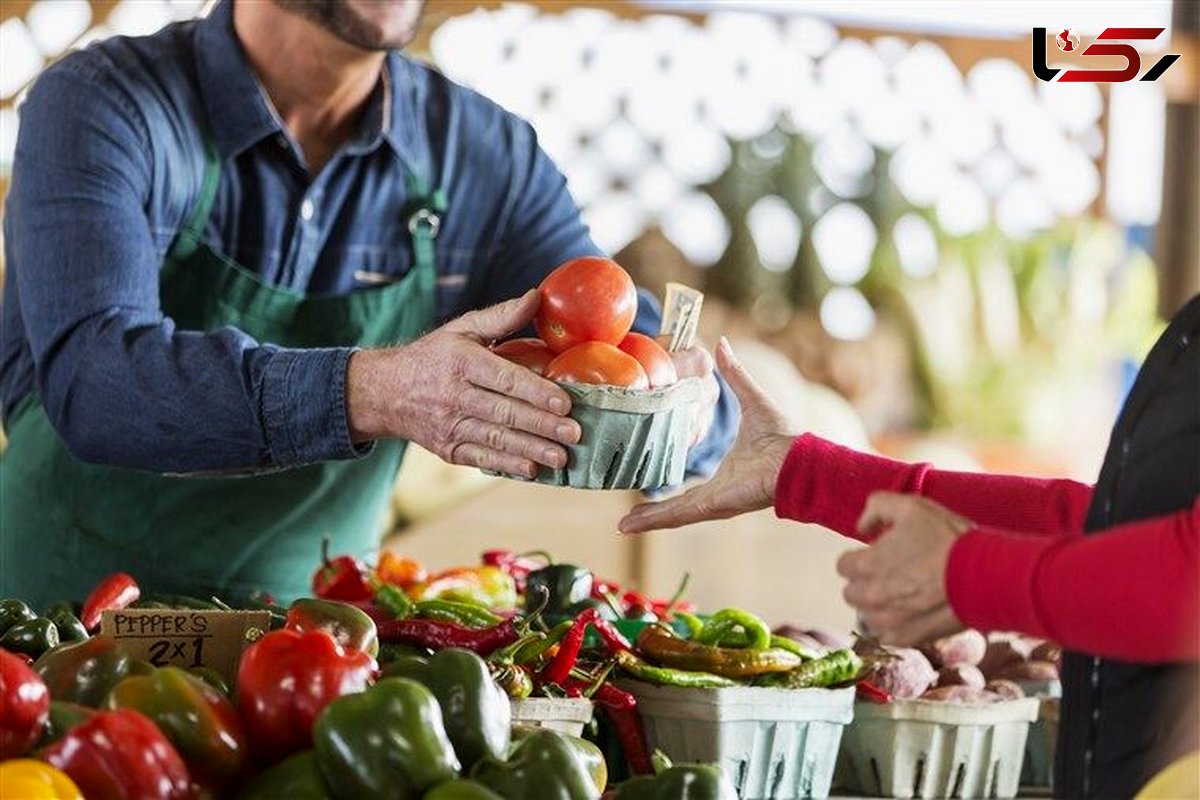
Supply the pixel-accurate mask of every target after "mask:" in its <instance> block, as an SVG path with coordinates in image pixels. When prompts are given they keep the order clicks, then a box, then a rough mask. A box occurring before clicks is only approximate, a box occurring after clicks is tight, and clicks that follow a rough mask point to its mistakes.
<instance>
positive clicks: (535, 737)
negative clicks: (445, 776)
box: [471, 728, 600, 800]
mask: <svg viewBox="0 0 1200 800" xmlns="http://www.w3.org/2000/svg"><path fill="white" fill-rule="evenodd" d="M471 777H472V778H474V779H475V780H477V781H479V782H480V783H482V784H483V785H484V786H487V787H488V788H489V789H491V790H492V791H494V792H496V793H498V794H500V795H501V796H503V797H505V798H508V800H527V799H528V800H594V799H595V798H597V797H599V796H600V792H598V791H596V784H595V783H594V782H593V780H592V776H591V775H590V774H589V773H588V768H587V765H586V764H585V763H584V761H583V759H581V758H580V757H579V756H578V755H576V751H575V749H574V748H573V747H572V745H571V744H570V742H568V741H567V738H566V737H565V736H563V735H562V734H560V733H557V732H556V731H552V730H549V729H548V728H539V729H538V730H536V731H533V732H531V733H530V734H529V735H528V736H526V737H525V738H524V739H523V740H522V741H521V743H520V744H518V745H517V746H516V748H515V749H514V750H513V751H512V755H511V756H510V757H509V759H508V761H507V762H505V761H501V760H499V759H495V758H485V759H484V760H483V761H481V762H479V764H477V765H476V766H475V769H474V771H473V772H472V773H471Z"/></svg>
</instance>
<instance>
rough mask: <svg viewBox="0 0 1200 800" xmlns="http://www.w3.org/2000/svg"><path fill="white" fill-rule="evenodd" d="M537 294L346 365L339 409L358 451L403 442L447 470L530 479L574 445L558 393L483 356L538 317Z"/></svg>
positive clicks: (563, 397) (565, 401)
mask: <svg viewBox="0 0 1200 800" xmlns="http://www.w3.org/2000/svg"><path fill="white" fill-rule="evenodd" d="M537 309H538V293H537V290H536V289H534V290H530V291H529V292H527V293H525V294H524V295H523V296H522V297H519V298H516V299H514V300H509V301H507V302H505V303H500V304H499V305H495V306H492V307H491V308H485V309H482V310H480V311H473V312H471V313H469V314H464V315H463V316H461V317H459V318H458V319H456V320H453V321H452V322H449V323H447V324H446V325H444V326H443V327H441V328H438V329H437V330H435V331H433V332H432V333H429V334H426V335H425V336H422V337H421V338H420V339H418V340H416V341H415V342H413V343H411V344H408V345H405V346H403V347H396V348H390V349H383V350H362V351H359V352H357V353H355V354H354V355H353V356H352V357H351V359H350V366H349V369H348V370H347V374H346V407H347V411H348V415H349V419H350V433H351V437H352V438H353V439H354V441H356V442H363V441H369V440H371V439H380V438H398V439H408V440H409V441H413V442H416V443H417V444H419V445H421V446H422V447H424V448H426V449H427V450H429V451H431V452H433V453H435V454H436V455H438V456H440V457H441V458H442V459H443V460H445V461H448V462H450V463H452V464H468V465H471V466H476V467H481V468H484V469H490V470H495V471H497V472H504V473H508V474H510V475H519V476H523V477H527V478H532V477H535V476H536V475H537V471H538V468H539V467H538V465H539V464H542V465H545V466H547V467H555V468H557V467H562V466H564V465H565V464H566V463H567V452H566V450H565V449H564V448H563V447H562V445H564V444H574V443H575V442H578V441H579V436H580V430H579V424H578V423H577V422H575V421H574V420H572V419H570V418H569V417H567V416H566V415H567V413H568V412H569V411H570V410H571V398H570V396H569V395H568V394H567V393H566V392H565V391H563V390H562V389H561V388H559V387H558V386H556V385H555V384H553V383H551V382H550V381H548V380H545V379H543V378H541V377H539V376H538V375H536V374H535V373H533V372H532V371H530V370H528V369H525V368H524V367H521V366H518V365H516V364H513V363H512V362H510V361H506V360H505V359H503V358H500V357H499V356H497V355H495V354H494V353H492V352H491V351H490V350H488V345H490V344H491V343H492V342H493V341H494V340H496V339H499V338H502V337H504V336H507V335H508V334H510V333H513V332H515V331H519V330H521V329H522V328H524V327H525V326H526V325H528V324H529V322H530V321H531V320H532V319H533V317H534V316H535V315H536V314H537Z"/></svg>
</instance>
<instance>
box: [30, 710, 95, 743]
mask: <svg viewBox="0 0 1200 800" xmlns="http://www.w3.org/2000/svg"><path fill="white" fill-rule="evenodd" d="M95 714H96V709H94V708H88V707H87V706H81V705H79V704H78V703H67V702H64V701H62V700H51V701H50V716H49V717H47V718H46V727H45V728H43V729H42V738H41V739H39V740H38V747H39V748H41V747H46V746H47V745H51V744H54V743H55V742H57V741H58V740H59V739H61V738H62V737H63V734H64V733H66V732H67V731H68V730H70V729H71V728H74V727H75V726H76V725H78V724H79V723H81V722H86V721H87V720H89V719H91V718H92V717H93V716H95Z"/></svg>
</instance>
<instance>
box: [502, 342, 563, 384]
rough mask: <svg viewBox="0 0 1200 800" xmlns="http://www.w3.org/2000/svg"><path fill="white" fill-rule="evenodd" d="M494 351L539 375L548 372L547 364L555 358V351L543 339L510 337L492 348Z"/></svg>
mask: <svg viewBox="0 0 1200 800" xmlns="http://www.w3.org/2000/svg"><path fill="white" fill-rule="evenodd" d="M492 352H493V353H495V354H496V355H498V356H500V357H501V358H506V359H508V360H509V361H511V362H513V363H514V364H520V365H521V366H522V367H527V368H529V369H531V370H533V371H534V372H536V373H537V374H538V375H542V374H544V373H545V372H546V366H547V365H548V364H549V363H550V362H551V361H553V360H554V353H552V352H551V351H550V348H549V347H547V346H546V343H545V342H543V341H542V340H541V339H534V338H533V337H532V336H531V337H529V338H528V339H509V340H508V341H507V342H501V343H500V344H498V345H496V346H494V347H493V348H492Z"/></svg>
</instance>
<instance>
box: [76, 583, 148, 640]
mask: <svg viewBox="0 0 1200 800" xmlns="http://www.w3.org/2000/svg"><path fill="white" fill-rule="evenodd" d="M141 596H142V590H141V589H140V588H138V585H137V581H135V580H134V579H133V576H131V575H128V574H126V573H124V572H114V573H113V574H112V575H109V576H108V577H107V578H105V579H104V580H102V581H100V583H98V584H97V585H96V588H95V589H92V593H91V594H89V595H88V597H87V600H86V601H85V602H84V604H83V614H81V615H80V617H79V621H80V622H82V623H83V627H85V628H87V630H88V632H89V633H91V632H94V631H95V630H96V629H97V628H99V627H100V615H101V614H102V613H103V612H105V611H120V610H121V609H123V608H128V607H129V605H130V604H131V603H133V602H134V601H136V600H137V599H138V598H139V597H141Z"/></svg>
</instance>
